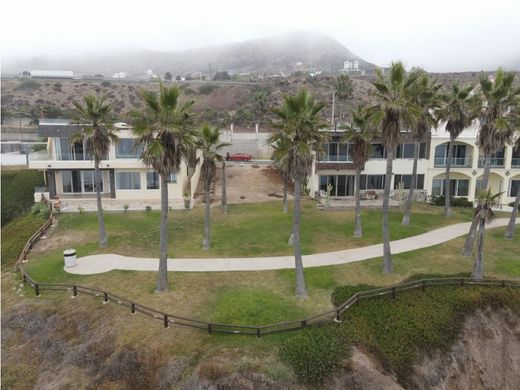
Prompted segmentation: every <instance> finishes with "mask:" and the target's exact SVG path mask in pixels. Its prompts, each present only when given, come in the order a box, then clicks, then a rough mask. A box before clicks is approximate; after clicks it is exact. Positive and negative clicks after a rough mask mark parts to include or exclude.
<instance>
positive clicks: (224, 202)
mask: <svg viewBox="0 0 520 390" xmlns="http://www.w3.org/2000/svg"><path fill="white" fill-rule="evenodd" d="M220 209H221V210H222V213H223V214H227V211H228V209H227V193H226V162H225V161H222V200H221V201H220Z"/></svg>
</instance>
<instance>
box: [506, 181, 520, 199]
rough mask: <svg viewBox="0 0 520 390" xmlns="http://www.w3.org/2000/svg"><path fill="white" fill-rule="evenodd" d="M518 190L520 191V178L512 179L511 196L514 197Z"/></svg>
mask: <svg viewBox="0 0 520 390" xmlns="http://www.w3.org/2000/svg"><path fill="white" fill-rule="evenodd" d="M518 191H520V180H511V185H510V186H509V196H510V197H512V198H514V197H515V196H516V194H517V193H518Z"/></svg>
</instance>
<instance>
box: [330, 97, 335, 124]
mask: <svg viewBox="0 0 520 390" xmlns="http://www.w3.org/2000/svg"><path fill="white" fill-rule="evenodd" d="M335 104H336V91H332V117H331V118H330V122H331V123H332V126H333V127H334V130H336V124H335V123H334V106H335Z"/></svg>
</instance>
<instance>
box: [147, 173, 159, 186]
mask: <svg viewBox="0 0 520 390" xmlns="http://www.w3.org/2000/svg"><path fill="white" fill-rule="evenodd" d="M159 182H160V176H159V174H158V173H157V172H146V189H147V190H157V189H159Z"/></svg>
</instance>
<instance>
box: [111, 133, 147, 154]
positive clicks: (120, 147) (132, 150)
mask: <svg viewBox="0 0 520 390" xmlns="http://www.w3.org/2000/svg"><path fill="white" fill-rule="evenodd" d="M135 141H136V140H135V139H133V138H121V139H119V142H118V143H117V145H116V158H141V153H142V151H143V148H142V146H137V145H136V142H135Z"/></svg>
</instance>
